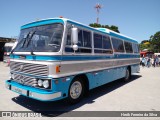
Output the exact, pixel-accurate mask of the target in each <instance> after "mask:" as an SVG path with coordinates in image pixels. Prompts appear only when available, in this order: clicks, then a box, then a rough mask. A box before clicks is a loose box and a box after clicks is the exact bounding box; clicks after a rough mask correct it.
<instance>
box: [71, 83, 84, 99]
mask: <svg viewBox="0 0 160 120" xmlns="http://www.w3.org/2000/svg"><path fill="white" fill-rule="evenodd" d="M81 93H82V85H81V83H80V82H79V81H75V82H74V83H73V84H72V85H71V88H70V96H71V97H72V98H73V99H77V98H78V97H79V96H80V95H81Z"/></svg>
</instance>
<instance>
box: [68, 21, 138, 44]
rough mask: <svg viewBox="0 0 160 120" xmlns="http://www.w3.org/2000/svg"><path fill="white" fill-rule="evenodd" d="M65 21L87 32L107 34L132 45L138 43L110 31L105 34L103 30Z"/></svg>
mask: <svg viewBox="0 0 160 120" xmlns="http://www.w3.org/2000/svg"><path fill="white" fill-rule="evenodd" d="M67 21H68V22H69V23H71V24H74V25H77V26H80V27H83V28H86V29H89V30H91V31H93V32H99V33H104V34H107V35H110V36H113V37H117V38H120V39H122V40H125V41H129V42H133V43H137V44H138V42H137V41H136V40H134V39H131V38H128V37H125V36H123V35H119V34H116V33H114V32H112V31H110V32H109V33H107V32H105V31H104V30H100V29H99V30H98V29H95V28H92V27H89V26H85V25H82V24H79V23H76V22H73V21H70V20H67ZM101 29H103V28H101Z"/></svg>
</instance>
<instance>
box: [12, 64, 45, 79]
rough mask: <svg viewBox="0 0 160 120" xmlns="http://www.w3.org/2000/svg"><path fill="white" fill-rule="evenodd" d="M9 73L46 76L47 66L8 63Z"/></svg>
mask: <svg viewBox="0 0 160 120" xmlns="http://www.w3.org/2000/svg"><path fill="white" fill-rule="evenodd" d="M10 70H11V72H20V73H24V74H30V75H36V76H48V66H47V65H42V64H33V63H24V62H14V61H11V62H10Z"/></svg>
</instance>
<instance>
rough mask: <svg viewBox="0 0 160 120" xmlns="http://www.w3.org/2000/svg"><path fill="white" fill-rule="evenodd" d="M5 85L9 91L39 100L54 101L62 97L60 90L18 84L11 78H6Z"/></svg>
mask: <svg viewBox="0 0 160 120" xmlns="http://www.w3.org/2000/svg"><path fill="white" fill-rule="evenodd" d="M5 86H6V88H7V89H9V90H11V91H14V92H16V93H19V94H21V95H24V96H27V97H30V98H33V99H37V100H40V101H55V100H58V99H60V98H61V97H62V93H61V92H54V91H45V90H39V89H36V88H32V87H29V86H23V85H20V84H18V83H16V82H12V81H11V80H7V81H6V84H5Z"/></svg>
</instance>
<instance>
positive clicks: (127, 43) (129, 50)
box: [124, 41, 133, 53]
mask: <svg viewBox="0 0 160 120" xmlns="http://www.w3.org/2000/svg"><path fill="white" fill-rule="evenodd" d="M124 45H125V49H126V53H133V49H132V43H130V42H126V41H125V42H124Z"/></svg>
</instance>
